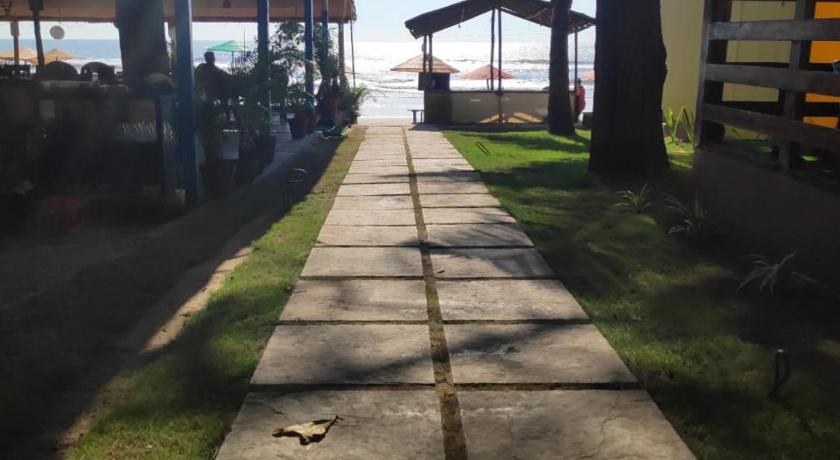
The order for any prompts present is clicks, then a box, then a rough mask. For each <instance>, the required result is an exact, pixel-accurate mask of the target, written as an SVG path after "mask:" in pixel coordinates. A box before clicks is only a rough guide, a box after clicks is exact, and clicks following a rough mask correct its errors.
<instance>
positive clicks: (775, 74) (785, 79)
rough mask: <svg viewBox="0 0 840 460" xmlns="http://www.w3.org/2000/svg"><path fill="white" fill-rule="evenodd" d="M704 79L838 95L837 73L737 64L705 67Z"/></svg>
mask: <svg viewBox="0 0 840 460" xmlns="http://www.w3.org/2000/svg"><path fill="white" fill-rule="evenodd" d="M705 77H706V80H711V81H716V82H725V83H738V84H742V85H751V86H761V87H764V88H776V89H781V90H785V91H795V92H800V93H819V94H825V95H828V96H840V74H832V73H828V72H815V71H810V70H803V71H798V70H795V69H794V70H790V69H774V68H770V67H759V66H748V65H736V64H709V65H707V66H706V71H705ZM706 102H714V101H706Z"/></svg>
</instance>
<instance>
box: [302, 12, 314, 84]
mask: <svg viewBox="0 0 840 460" xmlns="http://www.w3.org/2000/svg"><path fill="white" fill-rule="evenodd" d="M312 1H313V0H303V29H304V31H303V36H304V39H303V41H304V57H305V58H306V76H305V80H306V92H307V93H308V94H309V95H310V96H314V95H315V67H314V63H313V60H314V58H315V17H314V12H313V9H314V5H313V4H312Z"/></svg>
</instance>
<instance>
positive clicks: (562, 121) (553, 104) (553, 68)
mask: <svg viewBox="0 0 840 460" xmlns="http://www.w3.org/2000/svg"><path fill="white" fill-rule="evenodd" d="M551 4H552V6H553V7H554V8H553V13H552V16H551V60H550V67H549V82H550V85H551V86H550V87H549V95H548V132H550V133H551V134H556V135H560V136H570V135H573V134H575V126H574V119H573V118H574V115H572V107H571V104H570V102H569V8H571V4H572V2H571V1H570V0H552V1H551Z"/></svg>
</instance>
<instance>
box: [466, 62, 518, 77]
mask: <svg viewBox="0 0 840 460" xmlns="http://www.w3.org/2000/svg"><path fill="white" fill-rule="evenodd" d="M460 78H461V79H462V80H496V79H497V78H499V69H497V68H496V67H495V66H491V65H489V64H488V65H484V66H481V67H479V68H477V69H475V70H472V71H470V72H467V73H465V74H464V75H461V77H460ZM515 78H516V77H515V76H513V75H512V74H509V73H507V72H505V71H504V70H503V71H502V79H503V80H513V79H515Z"/></svg>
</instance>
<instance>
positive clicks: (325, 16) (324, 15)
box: [321, 0, 330, 40]
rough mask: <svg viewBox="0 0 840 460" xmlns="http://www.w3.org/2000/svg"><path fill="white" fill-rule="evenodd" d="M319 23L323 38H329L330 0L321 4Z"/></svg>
mask: <svg viewBox="0 0 840 460" xmlns="http://www.w3.org/2000/svg"><path fill="white" fill-rule="evenodd" d="M321 25H322V26H323V27H324V40H327V39H329V38H330V0H323V3H322V4H321Z"/></svg>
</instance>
